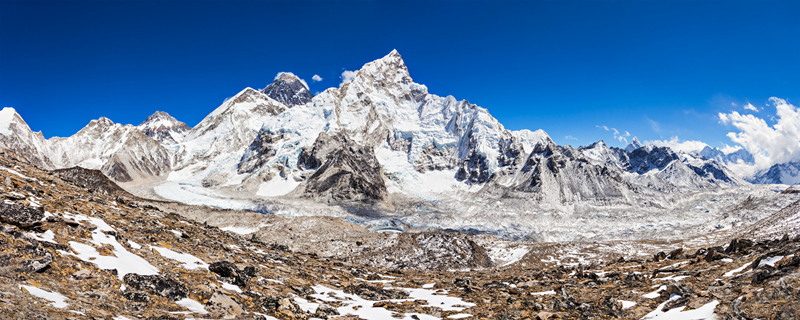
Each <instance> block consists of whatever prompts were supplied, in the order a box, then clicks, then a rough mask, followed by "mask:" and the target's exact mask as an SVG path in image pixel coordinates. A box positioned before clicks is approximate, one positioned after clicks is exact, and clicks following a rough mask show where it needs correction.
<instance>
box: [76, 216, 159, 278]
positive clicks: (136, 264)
mask: <svg viewBox="0 0 800 320" xmlns="http://www.w3.org/2000/svg"><path fill="white" fill-rule="evenodd" d="M64 216H65V217H66V218H69V219H72V220H75V221H87V222H89V223H91V224H93V225H95V226H96V227H97V228H96V229H94V230H93V231H92V239H91V240H89V242H91V243H92V244H94V245H96V246H98V247H100V246H104V245H110V246H111V248H112V249H111V251H112V253H113V254H114V255H113V256H106V255H101V254H100V253H99V252H98V251H97V248H96V247H95V246H93V245H87V244H84V243H80V242H77V241H70V242H69V246H70V247H71V248H72V250H73V251H75V252H76V253H77V254H73V253H69V252H63V251H61V252H62V254H66V255H73V256H75V257H77V258H78V259H81V260H83V261H86V262H91V263H93V264H94V265H96V266H97V267H98V268H100V269H117V277H118V278H119V279H120V280H122V278H123V277H124V276H125V275H126V274H128V273H135V274H140V275H154V274H158V268H156V267H155V266H153V265H151V264H150V262H148V261H147V260H145V259H142V257H139V256H137V255H135V254H133V253H131V252H130V251H128V250H127V249H125V247H123V246H122V244H120V243H119V242H118V241H117V238H116V237H114V236H110V235H108V234H106V233H105V232H109V233H114V232H115V231H114V228H112V227H111V226H109V225H108V224H107V223H106V222H105V221H103V219H100V218H95V217H88V216H84V215H79V214H75V215H72V214H65V215H64Z"/></svg>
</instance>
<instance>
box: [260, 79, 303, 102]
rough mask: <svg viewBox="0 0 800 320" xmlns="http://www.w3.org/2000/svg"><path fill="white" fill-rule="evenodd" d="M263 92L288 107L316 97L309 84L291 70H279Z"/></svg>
mask: <svg viewBox="0 0 800 320" xmlns="http://www.w3.org/2000/svg"><path fill="white" fill-rule="evenodd" d="M261 92H263V93H264V94H266V95H267V96H269V97H270V98H272V99H274V100H276V101H278V102H280V103H283V104H284V105H286V106H287V107H294V106H298V105H302V104H306V103H309V102H311V98H313V97H314V95H312V94H311V91H309V89H308V84H307V83H306V82H305V81H304V80H303V79H300V77H298V76H296V75H295V74H294V73H291V72H279V73H278V75H276V76H275V79H274V80H273V81H272V83H271V84H270V85H268V86H267V87H266V88H264V90H261Z"/></svg>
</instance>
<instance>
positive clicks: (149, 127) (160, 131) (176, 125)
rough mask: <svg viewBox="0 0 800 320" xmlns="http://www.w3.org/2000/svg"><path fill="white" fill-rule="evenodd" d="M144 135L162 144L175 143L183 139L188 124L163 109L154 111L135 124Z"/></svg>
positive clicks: (187, 129)
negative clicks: (138, 123)
mask: <svg viewBox="0 0 800 320" xmlns="http://www.w3.org/2000/svg"><path fill="white" fill-rule="evenodd" d="M137 128H138V129H139V130H141V131H142V133H144V134H145V135H147V136H149V137H151V138H153V139H156V140H158V141H159V142H161V143H163V144H176V143H178V142H180V141H181V140H183V136H184V135H186V132H188V131H189V129H190V128H189V126H187V125H186V124H185V123H183V122H180V121H178V119H175V118H173V117H172V116H171V115H169V114H168V113H166V112H164V111H156V112H155V113H153V114H152V115H150V116H149V117H147V119H146V120H144V122H142V123H141V124H140V125H138V126H137Z"/></svg>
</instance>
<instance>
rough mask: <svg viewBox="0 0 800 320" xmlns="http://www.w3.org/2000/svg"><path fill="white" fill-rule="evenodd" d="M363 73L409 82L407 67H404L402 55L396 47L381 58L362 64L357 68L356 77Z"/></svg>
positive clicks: (361, 75) (363, 74)
mask: <svg viewBox="0 0 800 320" xmlns="http://www.w3.org/2000/svg"><path fill="white" fill-rule="evenodd" d="M365 75H371V76H372V77H378V76H380V75H383V76H384V77H386V78H390V79H391V78H394V79H397V80H403V81H408V82H411V76H410V74H409V73H408V67H406V63H405V61H403V57H402V56H401V55H400V53H399V52H397V50H396V49H395V50H392V52H389V54H387V55H385V56H384V57H383V58H380V59H377V60H374V61H371V62H368V63H366V64H364V66H363V67H361V69H359V70H358V73H357V74H356V78H358V77H363V76H365ZM398 78H399V79H398Z"/></svg>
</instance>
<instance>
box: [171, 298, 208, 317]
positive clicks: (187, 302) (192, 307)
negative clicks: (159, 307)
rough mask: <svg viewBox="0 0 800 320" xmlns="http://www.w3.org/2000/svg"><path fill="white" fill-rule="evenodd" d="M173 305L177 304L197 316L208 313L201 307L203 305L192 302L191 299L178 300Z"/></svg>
mask: <svg viewBox="0 0 800 320" xmlns="http://www.w3.org/2000/svg"><path fill="white" fill-rule="evenodd" d="M175 303H176V304H178V305H179V306H182V307H184V308H186V309H189V311H191V312H194V313H198V314H207V313H208V311H206V308H204V307H203V304H201V303H200V302H197V301H194V300H192V299H189V298H183V299H180V300H178V301H175Z"/></svg>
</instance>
